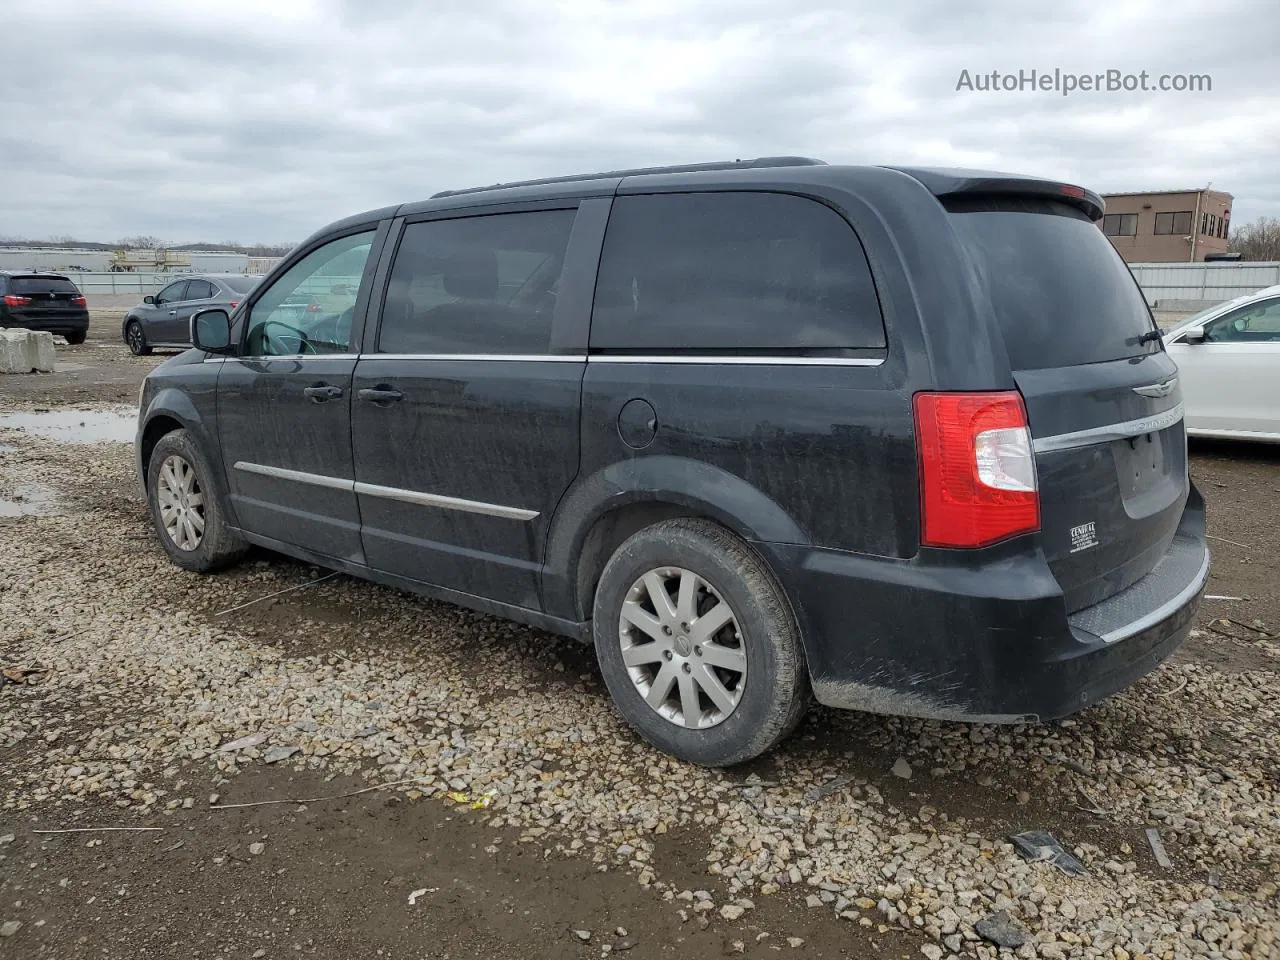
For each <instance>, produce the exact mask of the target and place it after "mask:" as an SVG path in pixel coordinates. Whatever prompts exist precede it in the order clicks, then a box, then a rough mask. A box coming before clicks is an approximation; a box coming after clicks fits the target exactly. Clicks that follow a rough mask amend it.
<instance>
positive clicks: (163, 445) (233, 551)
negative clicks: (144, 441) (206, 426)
mask: <svg viewBox="0 0 1280 960" xmlns="http://www.w3.org/2000/svg"><path fill="white" fill-rule="evenodd" d="M184 467H185V469H184ZM167 468H172V473H167ZM188 470H189V471H190V474H191V480H192V483H191V484H190V485H189V487H188V488H187V490H186V496H187V499H186V501H185V504H184V503H183V502H182V499H181V497H180V496H176V495H175V491H176V490H177V491H179V492H181V491H180V488H181V486H182V483H181V481H184V480H185V479H186V477H187V476H188ZM211 476H212V470H211V469H210V467H209V462H208V460H206V459H205V457H204V454H202V453H201V452H200V449H199V448H198V447H197V446H196V444H195V443H194V442H193V441H192V439H191V437H190V435H189V434H188V433H187V431H185V430H174V431H173V432H171V433H166V434H165V435H164V436H163V437H161V438H160V440H159V442H158V443H156V445H155V448H154V449H153V450H152V451H151V460H150V462H149V463H148V464H147V507H148V509H149V510H150V512H151V522H152V523H153V524H154V525H155V528H156V534H157V535H158V536H159V538H160V543H161V545H162V546H163V547H164V549H165V552H167V553H168V554H169V558H170V559H171V560H172V561H173V562H174V563H176V564H177V565H178V566H180V567H182V568H183V569H185V570H194V571H196V572H197V573H209V572H211V571H214V570H219V569H221V568H223V567H226V566H229V565H230V564H232V563H234V562H235V561H236V560H239V559H240V557H241V556H243V555H244V552H245V550H246V549H247V545H246V544H245V542H244V540H242V539H241V538H240V536H239V535H238V534H237V533H235V532H234V531H233V530H232V528H231V526H230V525H229V524H228V523H227V510H226V506H225V504H224V503H223V501H222V498H221V496H220V495H219V493H218V488H217V487H216V486H215V485H214V484H213V482H212V480H210V479H209V478H210V477H211ZM175 480H177V481H179V482H178V484H177V485H176V486H175ZM192 494H198V495H199V502H198V503H194V502H192V501H193V498H192ZM162 500H163V501H164V506H162ZM175 501H177V502H175ZM183 506H185V507H186V515H187V519H188V521H189V525H185V524H183V523H182V522H181V521H180V520H179V522H178V523H177V524H176V532H175V530H174V529H171V527H170V526H168V525H166V520H167V519H168V520H170V521H172V518H173V516H174V510H175V509H176V510H177V511H178V514H179V517H180V516H181V512H182V507H183ZM193 512H198V515H199V522H200V523H203V529H198V526H199V524H198V523H197V521H196V520H195V519H192V513H193ZM188 534H195V535H196V536H195V538H194V542H193V539H192V538H189V537H188Z"/></svg>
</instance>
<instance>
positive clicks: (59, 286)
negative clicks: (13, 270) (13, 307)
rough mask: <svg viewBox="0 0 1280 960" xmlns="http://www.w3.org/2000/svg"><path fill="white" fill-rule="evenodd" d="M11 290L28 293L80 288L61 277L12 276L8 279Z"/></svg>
mask: <svg viewBox="0 0 1280 960" xmlns="http://www.w3.org/2000/svg"><path fill="white" fill-rule="evenodd" d="M9 283H10V287H11V292H13V293H15V294H22V295H30V294H33V293H73V294H75V293H79V292H80V289H79V288H78V287H77V286H76V285H75V284H74V283H72V282H71V281H70V280H64V279H62V278H61V277H14V278H13V279H12V280H10V281H9Z"/></svg>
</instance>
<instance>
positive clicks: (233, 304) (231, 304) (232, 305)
mask: <svg viewBox="0 0 1280 960" xmlns="http://www.w3.org/2000/svg"><path fill="white" fill-rule="evenodd" d="M227 306H228V307H230V308H231V309H232V310H234V309H235V308H236V307H238V306H240V301H239V300H228V301H227Z"/></svg>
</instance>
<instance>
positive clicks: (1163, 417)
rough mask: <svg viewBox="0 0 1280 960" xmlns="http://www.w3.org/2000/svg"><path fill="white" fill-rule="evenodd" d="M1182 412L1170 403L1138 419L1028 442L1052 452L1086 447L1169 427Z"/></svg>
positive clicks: (1179, 405)
mask: <svg viewBox="0 0 1280 960" xmlns="http://www.w3.org/2000/svg"><path fill="white" fill-rule="evenodd" d="M1182 416H1183V405H1182V404H1181V403H1179V404H1178V405H1177V406H1176V407H1170V408H1169V409H1168V410H1165V411H1164V412H1162V413H1157V414H1153V415H1152V416H1150V417H1142V418H1141V419H1139V420H1126V421H1124V422H1123V423H1109V424H1107V425H1106V426H1102V427H1091V428H1090V429H1088V430H1076V431H1074V432H1072V433H1059V434H1056V435H1055V436H1052V437H1037V438H1036V439H1035V441H1034V443H1033V444H1032V447H1033V448H1034V449H1035V452H1036V453H1054V452H1057V451H1059V450H1074V449H1075V448H1077V447H1088V446H1091V445H1092V444H1095V443H1107V442H1109V441H1111V440H1124V439H1126V438H1128V437H1138V436H1141V435H1142V434H1144V433H1154V432H1155V431H1157V430H1164V429H1166V428H1168V427H1172V426H1173V425H1174V424H1175V423H1177V422H1178V421H1180V420H1181V419H1182Z"/></svg>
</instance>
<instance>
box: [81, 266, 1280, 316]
mask: <svg viewBox="0 0 1280 960" xmlns="http://www.w3.org/2000/svg"><path fill="white" fill-rule="evenodd" d="M1130 267H1131V269H1132V270H1133V275H1134V276H1135V277H1136V278H1137V280H1138V285H1139V286H1140V287H1141V288H1142V292H1143V294H1144V295H1145V296H1146V298H1147V302H1148V303H1150V304H1152V305H1153V306H1154V305H1156V304H1159V303H1164V302H1167V301H1171V300H1172V301H1203V302H1205V303H1220V302H1222V301H1223V300H1230V299H1231V298H1232V297H1239V296H1241V295H1243V294H1247V293H1253V292H1254V291H1256V290H1261V289H1262V288H1263V287H1271V286H1276V285H1280V263H1134V264H1130ZM65 275H66V276H67V277H69V278H71V280H73V281H74V282H75V284H76V286H78V287H79V288H80V291H81V292H82V293H84V294H85V296H94V295H99V296H100V295H106V294H136V295H137V296H138V298H139V299H141V298H142V297H144V296H146V295H147V294H149V293H155V292H156V291H158V290H159V289H160V288H161V287H163V286H164V285H165V284H166V283H172V282H173V281H174V280H180V279H181V278H182V274H180V273H141V272H139V273H75V272H72V273H67V274H65ZM343 281H346V282H348V283H358V279H357V278H355V277H348V278H342V277H323V278H313V283H311V284H304V287H306V288H308V289H307V292H313V291H312V290H311V289H310V288H312V287H315V288H316V290H315V291H314V292H320V289H319V288H321V287H322V286H327V285H329V284H333V283H341V282H343ZM299 292H302V291H301V290H300V291H299Z"/></svg>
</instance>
